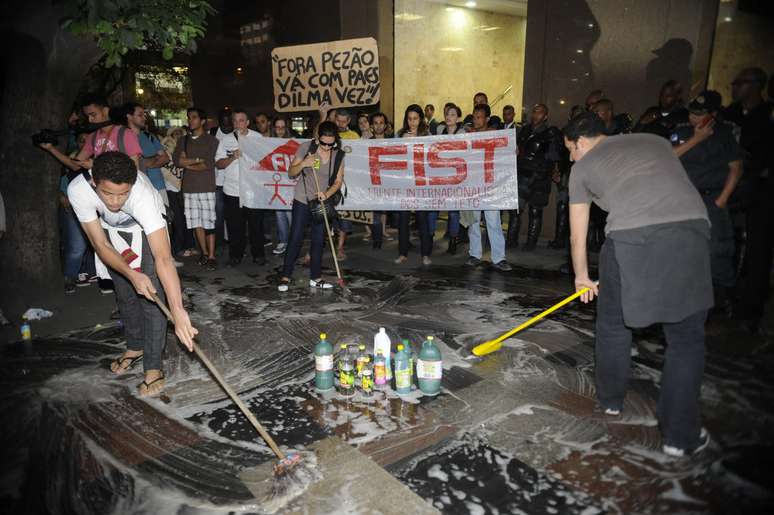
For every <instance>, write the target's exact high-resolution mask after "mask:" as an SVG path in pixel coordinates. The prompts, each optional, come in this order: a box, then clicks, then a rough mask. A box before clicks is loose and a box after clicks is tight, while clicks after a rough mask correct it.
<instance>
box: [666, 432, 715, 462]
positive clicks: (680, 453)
mask: <svg viewBox="0 0 774 515" xmlns="http://www.w3.org/2000/svg"><path fill="white" fill-rule="evenodd" d="M709 443H710V436H709V433H708V432H707V430H706V429H705V428H703V427H702V428H701V431H700V432H699V445H698V446H696V447H695V448H693V449H681V448H680V447H674V446H672V445H666V444H664V446H663V447H662V448H661V450H662V451H663V452H664V454H666V455H667V456H671V457H673V458H682V457H684V456H692V455H694V454H697V453H699V452H701V451H703V450H704V449H706V448H707V446H708V445H709Z"/></svg>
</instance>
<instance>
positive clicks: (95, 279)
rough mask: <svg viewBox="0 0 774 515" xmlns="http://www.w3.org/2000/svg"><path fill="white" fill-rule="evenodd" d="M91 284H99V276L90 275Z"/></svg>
mask: <svg viewBox="0 0 774 515" xmlns="http://www.w3.org/2000/svg"><path fill="white" fill-rule="evenodd" d="M89 282H90V283H92V284H94V283H96V282H99V276H98V275H97V274H94V275H90V276H89Z"/></svg>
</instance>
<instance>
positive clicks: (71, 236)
mask: <svg viewBox="0 0 774 515" xmlns="http://www.w3.org/2000/svg"><path fill="white" fill-rule="evenodd" d="M59 216H60V219H61V221H62V232H63V235H62V236H63V239H64V276H65V278H67V279H73V280H75V279H77V278H78V274H79V273H80V271H81V270H82V269H83V271H84V272H86V273H88V274H89V275H95V274H96V271H95V268H94V252H92V251H91V247H90V245H89V242H88V240H87V239H86V235H85V234H84V233H83V229H82V228H81V224H80V222H78V219H77V218H76V217H75V213H74V212H73V210H72V208H60V211H59Z"/></svg>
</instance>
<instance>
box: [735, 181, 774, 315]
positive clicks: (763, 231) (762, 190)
mask: <svg viewBox="0 0 774 515" xmlns="http://www.w3.org/2000/svg"><path fill="white" fill-rule="evenodd" d="M772 195H774V179H772V178H770V179H768V180H767V181H763V180H762V181H760V183H759V185H758V188H756V190H755V192H754V193H753V198H752V202H751V204H750V206H749V207H748V208H747V213H746V219H745V229H746V232H747V237H746V243H745V251H744V258H743V260H742V269H741V273H740V277H739V282H738V294H737V296H738V306H737V316H739V317H740V318H744V319H750V320H757V319H759V318H760V317H762V316H763V310H764V307H765V305H766V301H767V300H768V297H769V276H770V274H771V264H772V246H774V202H772Z"/></svg>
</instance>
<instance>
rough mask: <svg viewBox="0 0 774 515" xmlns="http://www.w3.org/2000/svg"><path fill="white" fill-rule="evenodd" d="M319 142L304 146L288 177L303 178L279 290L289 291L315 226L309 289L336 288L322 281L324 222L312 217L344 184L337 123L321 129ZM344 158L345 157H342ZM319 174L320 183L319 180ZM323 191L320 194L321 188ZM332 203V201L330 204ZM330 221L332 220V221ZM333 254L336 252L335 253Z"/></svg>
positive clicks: (297, 195) (294, 199)
mask: <svg viewBox="0 0 774 515" xmlns="http://www.w3.org/2000/svg"><path fill="white" fill-rule="evenodd" d="M317 134H318V136H317V138H316V139H315V140H314V141H312V142H309V143H304V144H303V145H301V146H300V147H299V149H298V152H296V156H295V158H294V159H293V162H292V163H291V165H290V170H289V171H288V177H290V178H291V179H293V178H295V177H298V176H299V175H301V179H300V180H299V181H298V183H296V189H295V191H294V196H293V215H292V219H293V221H292V222H291V224H290V242H289V244H288V250H287V252H286V253H285V262H284V265H283V268H282V277H281V278H280V281H279V285H278V288H277V289H278V290H279V291H282V292H284V291H288V287H289V285H290V277H291V275H293V267H294V265H295V264H296V260H297V259H298V255H299V253H300V252H301V245H302V244H303V241H304V230H305V229H306V226H307V224H310V225H311V229H312V241H311V249H310V253H311V265H310V268H309V277H310V280H309V286H310V287H312V288H320V289H326V290H327V289H330V288H333V285H332V284H331V283H329V282H326V281H324V280H323V279H322V278H321V275H322V271H321V262H322V251H323V241H324V231H325V228H324V227H323V222H322V220H319V221H317V220H315V217H314V216H313V214H312V207H313V204H315V203H317V202H319V206H318V207H320V208H325V205H324V202H325V200H327V199H330V198H331V197H332V196H333V195H335V194H336V193H337V192H338V191H339V189H340V188H341V185H342V184H343V182H344V164H343V160H342V157H343V155H344V154H343V153H342V151H341V150H340V148H339V147H340V145H341V140H339V131H338V128H337V127H336V124H334V123H333V122H328V121H325V122H322V123H321V124H320V125H319V127H318V128H317ZM338 156H342V157H338ZM312 174H315V176H316V177H317V180H315V176H313V175H312ZM318 184H319V187H320V191H319V193H318V190H317V186H318ZM329 202H330V201H329ZM329 221H330V220H329ZM332 251H333V250H332Z"/></svg>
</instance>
